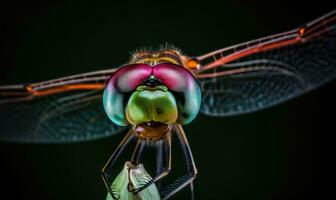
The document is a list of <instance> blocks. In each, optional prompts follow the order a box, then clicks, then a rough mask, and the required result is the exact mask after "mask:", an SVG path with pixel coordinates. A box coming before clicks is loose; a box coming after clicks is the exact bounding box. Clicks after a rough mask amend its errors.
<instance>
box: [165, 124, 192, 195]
mask: <svg viewBox="0 0 336 200" xmlns="http://www.w3.org/2000/svg"><path fill="white" fill-rule="evenodd" d="M174 130H175V132H176V133H177V136H178V139H179V141H180V144H181V146H182V149H183V152H184V155H185V158H186V162H187V170H188V172H187V174H186V175H184V176H181V177H180V178H178V179H177V180H175V182H174V183H172V184H170V185H168V186H167V187H166V188H164V190H162V191H161V196H162V197H163V198H162V200H165V199H168V198H169V197H171V196H172V195H173V194H175V193H176V192H178V191H179V190H181V189H183V188H184V187H186V186H187V185H188V184H189V186H190V191H191V199H192V200H193V199H194V198H195V197H194V184H193V180H194V179H195V178H196V174H197V168H196V165H195V162H194V158H193V155H192V152H191V149H190V146H189V142H188V140H187V137H186V135H185V133H184V131H183V128H182V126H181V125H175V126H174Z"/></svg>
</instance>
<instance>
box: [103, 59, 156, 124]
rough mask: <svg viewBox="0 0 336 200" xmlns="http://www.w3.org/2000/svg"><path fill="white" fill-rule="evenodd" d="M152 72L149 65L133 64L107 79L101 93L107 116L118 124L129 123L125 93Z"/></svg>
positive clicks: (133, 88) (130, 90) (134, 87)
mask: <svg viewBox="0 0 336 200" xmlns="http://www.w3.org/2000/svg"><path fill="white" fill-rule="evenodd" d="M151 72H152V67H151V66H149V65H143V64H135V65H127V66H124V67H122V68H120V69H119V70H118V71H117V72H116V73H115V74H114V75H113V76H112V77H111V79H110V80H109V82H108V84H107V85H106V88H105V90H104V95H103V105H104V109H105V112H106V114H107V116H108V117H109V118H110V119H111V121H112V122H113V123H115V124H117V125H119V126H127V125H128V124H129V123H128V121H127V119H126V115H125V107H126V105H125V103H126V102H127V101H126V99H124V98H125V94H128V93H130V92H132V91H134V90H135V89H136V87H137V86H138V85H140V84H141V83H142V82H143V81H144V80H146V79H147V78H148V77H149V76H150V75H151Z"/></svg>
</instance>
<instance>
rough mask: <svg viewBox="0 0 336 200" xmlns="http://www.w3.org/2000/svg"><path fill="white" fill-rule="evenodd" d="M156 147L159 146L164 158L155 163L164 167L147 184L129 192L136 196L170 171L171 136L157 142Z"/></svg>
mask: <svg viewBox="0 0 336 200" xmlns="http://www.w3.org/2000/svg"><path fill="white" fill-rule="evenodd" d="M158 145H159V148H162V150H163V152H164V155H165V156H164V158H162V160H161V161H157V162H162V163H163V164H164V165H165V167H163V169H161V170H159V173H158V174H157V175H156V176H154V177H153V178H152V179H151V180H150V181H148V182H147V183H145V184H144V185H143V186H141V187H139V188H135V189H132V190H129V191H130V192H133V193H134V194H137V193H138V192H140V191H142V190H143V189H145V188H147V187H148V186H150V185H151V184H153V183H156V182H157V181H159V180H160V179H162V178H163V177H165V176H167V175H168V174H169V172H170V169H171V135H170V134H168V135H167V137H166V139H164V140H162V141H158ZM160 168H162V167H160Z"/></svg>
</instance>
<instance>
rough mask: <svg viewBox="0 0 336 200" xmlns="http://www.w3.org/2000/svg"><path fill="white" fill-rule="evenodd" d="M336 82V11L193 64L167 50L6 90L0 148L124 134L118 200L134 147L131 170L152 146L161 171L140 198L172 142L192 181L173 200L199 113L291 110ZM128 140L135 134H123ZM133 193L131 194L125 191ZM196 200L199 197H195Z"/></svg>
mask: <svg viewBox="0 0 336 200" xmlns="http://www.w3.org/2000/svg"><path fill="white" fill-rule="evenodd" d="M335 77H336V10H333V11H331V12H329V13H327V14H325V15H324V16H321V17H319V18H317V19H315V20H313V21H310V22H308V23H306V24H303V25H301V26H298V27H297V28H295V29H293V30H290V31H286V32H282V33H278V34H274V35H270V36H266V37H263V38H259V39H255V40H252V41H248V42H244V43H241V44H237V45H233V46H230V47H226V48H222V49H219V50H216V51H213V52H210V53H206V54H204V55H201V56H188V55H186V54H184V53H182V52H181V51H180V50H179V49H177V48H175V47H172V46H166V47H163V48H160V49H157V50H146V49H142V50H139V51H136V52H135V53H134V54H133V55H132V57H131V58H130V60H129V61H128V62H127V63H126V64H124V65H121V66H120V67H118V68H111V69H104V70H99V71H94V72H88V73H82V74H76V75H71V76H66V77H62V78H57V79H52V80H47V81H43V82H36V83H26V84H16V85H4V86H0V140H1V141H5V142H24V143H48V144H49V143H67V142H81V141H89V140H94V139H99V138H104V137H108V136H113V135H115V134H117V133H121V132H127V133H126V134H125V136H124V138H123V139H122V141H121V143H120V144H119V145H118V146H117V148H116V150H115V152H114V153H113V154H112V156H111V158H110V159H109V161H108V162H107V164H106V165H105V167H104V168H103V170H102V176H103V180H104V183H105V184H106V187H107V190H108V192H109V194H110V195H111V196H112V198H113V199H119V197H118V196H117V195H116V193H115V191H113V187H111V185H112V184H113V181H114V179H115V177H113V176H112V174H113V172H115V171H120V169H116V168H115V164H116V162H117V161H118V159H120V157H121V155H122V154H123V152H124V151H125V149H127V147H128V146H129V144H130V142H131V141H135V142H136V145H135V147H134V148H133V149H134V150H132V152H133V154H132V157H131V158H130V162H129V164H130V165H139V164H140V163H141V155H142V154H143V149H144V147H145V146H146V145H150V144H155V145H154V146H155V148H157V152H158V156H157V158H156V163H157V165H158V166H159V167H158V168H159V169H161V170H159V171H158V172H157V173H156V174H154V176H153V177H150V178H147V179H146V181H144V182H143V184H142V185H141V186H140V187H138V188H128V190H129V192H132V193H133V194H135V195H136V194H138V193H139V192H141V191H143V190H145V189H146V188H148V187H150V186H151V185H153V184H156V183H159V182H160V181H161V180H162V179H163V178H165V177H166V176H168V175H169V173H170V172H171V157H172V140H171V138H172V137H173V136H174V137H177V138H178V139H177V141H179V145H180V147H181V148H182V149H183V153H184V158H185V162H186V165H188V167H187V170H186V172H185V175H184V176H182V177H180V178H178V179H177V180H176V181H175V182H174V183H172V184H171V185H170V186H169V187H167V188H162V189H160V190H159V192H160V198H161V199H168V198H170V197H172V196H173V195H174V194H175V193H177V192H178V191H180V190H182V189H184V188H186V187H189V188H190V190H191V191H192V193H193V181H194V179H195V178H196V175H197V168H196V165H195V162H194V159H193V155H192V151H191V148H190V145H189V142H188V139H187V137H186V134H185V132H184V130H183V125H185V124H188V123H191V122H192V121H193V119H194V118H195V117H197V115H198V113H199V112H200V113H202V114H204V115H207V116H214V117H229V116H236V115H242V114H246V113H251V112H256V111H259V110H262V109H265V108H268V107H271V106H275V105H277V104H280V103H283V102H286V101H288V100H290V99H293V98H295V97H297V96H300V95H302V94H304V93H306V92H308V91H311V90H313V89H316V88H318V87H320V86H321V85H323V84H325V83H327V82H329V81H332V80H333V79H335ZM125 130H128V131H125ZM128 186H129V185H128ZM191 196H192V199H194V195H191Z"/></svg>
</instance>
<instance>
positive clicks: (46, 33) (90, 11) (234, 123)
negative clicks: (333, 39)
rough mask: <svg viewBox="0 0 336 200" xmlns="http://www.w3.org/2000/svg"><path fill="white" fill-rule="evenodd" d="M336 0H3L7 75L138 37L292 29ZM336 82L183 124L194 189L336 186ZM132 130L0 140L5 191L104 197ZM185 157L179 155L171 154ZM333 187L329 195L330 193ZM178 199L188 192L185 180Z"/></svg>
mask: <svg viewBox="0 0 336 200" xmlns="http://www.w3.org/2000/svg"><path fill="white" fill-rule="evenodd" d="M333 8H334V7H333V6H332V5H329V4H328V3H326V2H322V1H317V2H314V3H308V2H307V1H306V2H304V3H299V2H297V3H295V4H293V3H292V2H290V1H265V0H263V1H261V0H258V1H243V0H231V1H228V0H227V1H222V2H212V1H193V2H191V1H189V2H172V1H154V2H141V1H137V2H132V1H126V0H122V1H112V0H111V1H106V2H100V3H98V2H96V1H95V3H93V1H92V2H87V1H60V0H59V1H54V2H50V1H49V2H48V3H47V2H44V1H40V2H39V1H26V2H12V3H10V4H7V5H5V4H2V6H1V25H0V32H1V33H2V36H1V38H0V44H1V49H2V51H1V52H2V53H1V55H0V58H1V60H0V82H1V84H5V83H6V84H9V83H17V82H32V81H41V80H46V79H50V78H55V77H59V76H64V75H70V74H73V73H80V72H86V71H92V70H96V69H102V68H107V67H115V66H118V65H121V64H123V63H125V62H126V61H127V60H128V57H129V55H130V54H129V52H130V51H132V50H135V49H136V48H138V47H141V46H147V47H150V46H153V47H157V46H159V45H160V44H162V43H165V42H168V43H172V44H175V45H176V46H178V47H180V48H181V49H182V50H183V51H184V52H185V53H187V54H189V55H200V54H203V53H206V52H208V51H211V50H216V49H218V48H222V47H224V46H227V45H232V44H235V43H238V42H243V41H246V40H250V39H254V38H256V37H261V36H265V35H268V34H273V33H277V32H281V31H286V30H289V29H290V28H294V27H296V26H298V25H300V24H302V23H305V22H307V21H309V20H312V19H314V18H317V17H319V16H320V15H323V14H325V13H326V12H328V11H330V10H332V9H333ZM335 89H336V83H335V81H334V82H331V83H329V84H327V85H325V86H323V87H322V88H319V89H318V90H316V91H313V92H311V93H309V94H306V95H304V96H302V97H299V98H297V99H295V100H292V101H290V102H287V103H285V104H282V105H279V106H275V107H273V108H270V109H267V110H264V111H260V112H257V113H253V114H248V115H244V116H238V117H231V118H212V117H205V116H202V115H200V116H198V118H197V119H196V120H195V121H194V123H192V124H190V125H188V126H186V132H187V134H188V138H189V141H190V144H191V147H192V150H193V153H194V156H195V161H196V163H197V166H198V169H199V175H198V177H197V180H196V182H195V184H196V186H195V188H196V197H197V199H227V200H229V199H258V200H262V199H298V198H308V197H314V198H316V199H322V198H324V197H326V196H328V195H329V196H330V195H331V196H333V197H334V198H335V194H334V192H333V190H334V187H333V186H334V185H335V184H332V182H331V181H333V178H332V177H333V175H334V169H335V165H334V164H332V161H333V159H334V153H335V147H334V141H333V140H332V139H333V138H332V136H333V133H334V132H335V131H334V124H333V123H335V122H334V119H335V117H334V113H335V111H336V106H335V104H334V103H335V102H336V101H335V100H336V97H335V95H333V94H335ZM122 136H123V134H119V135H117V136H115V137H111V138H106V139H101V140H96V141H91V142H84V143H76V144H59V145H36V144H34V145H33V144H5V143H1V144H0V166H1V168H0V169H1V170H0V182H1V187H0V194H1V197H0V198H1V199H25V200H28V199H35V200H37V199H63V200H65V199H95V200H97V199H104V198H105V195H106V190H105V187H104V185H103V182H102V180H101V178H100V170H101V167H102V166H103V165H104V164H105V162H106V161H107V159H108V157H109V156H110V154H111V153H112V152H113V150H114V149H115V147H116V145H117V144H118V143H119V141H120V140H121V138H122ZM174 165H177V166H178V165H179V163H174ZM329 198H332V197H329ZM173 199H185V197H184V196H183V192H182V193H181V194H179V195H177V196H174V197H173Z"/></svg>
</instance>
